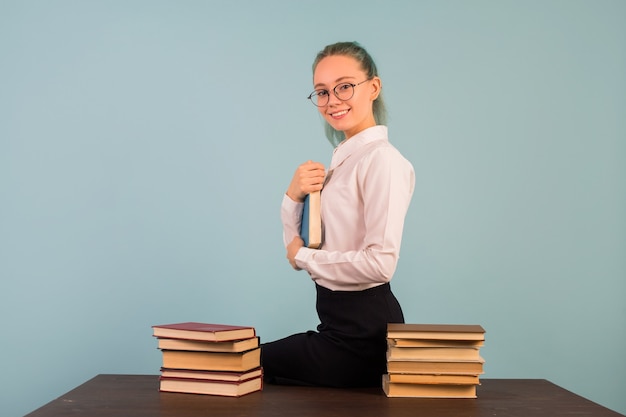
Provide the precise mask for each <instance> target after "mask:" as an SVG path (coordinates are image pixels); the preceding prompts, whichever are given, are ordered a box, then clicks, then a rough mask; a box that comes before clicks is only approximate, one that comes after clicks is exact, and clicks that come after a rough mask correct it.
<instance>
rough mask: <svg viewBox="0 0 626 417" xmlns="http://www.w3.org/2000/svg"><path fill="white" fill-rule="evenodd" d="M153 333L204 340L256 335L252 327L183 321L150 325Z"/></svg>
mask: <svg viewBox="0 0 626 417" xmlns="http://www.w3.org/2000/svg"><path fill="white" fill-rule="evenodd" d="M152 329H153V335H154V336H155V337H159V338H169V339H188V340H204V341H209V342H224V341H231V340H242V339H249V338H252V337H255V336H256V331H255V329H254V327H249V326H232V325H227V324H208V323H197V322H185V323H174V324H161V325H157V326H152Z"/></svg>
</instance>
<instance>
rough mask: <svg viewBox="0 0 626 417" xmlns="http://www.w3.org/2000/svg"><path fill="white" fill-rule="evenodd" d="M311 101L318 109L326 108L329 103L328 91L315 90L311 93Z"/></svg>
mask: <svg viewBox="0 0 626 417" xmlns="http://www.w3.org/2000/svg"><path fill="white" fill-rule="evenodd" d="M309 99H310V100H311V103H313V104H315V105H316V106H318V107H321V106H325V105H326V104H327V103H328V91H326V90H315V91H313V92H312V93H311V95H310V96H309Z"/></svg>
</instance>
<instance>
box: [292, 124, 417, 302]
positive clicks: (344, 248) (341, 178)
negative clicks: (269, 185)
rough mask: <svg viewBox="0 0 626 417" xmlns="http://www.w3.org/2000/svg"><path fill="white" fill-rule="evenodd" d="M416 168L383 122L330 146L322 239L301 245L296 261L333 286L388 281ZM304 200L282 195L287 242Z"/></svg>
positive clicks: (354, 287)
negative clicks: (315, 244)
mask: <svg viewBox="0 0 626 417" xmlns="http://www.w3.org/2000/svg"><path fill="white" fill-rule="evenodd" d="M414 186H415V171H414V170H413V166H412V165H411V163H410V162H409V161H407V160H406V159H405V158H404V157H403V156H402V155H401V154H400V152H399V151H398V150H397V149H396V148H394V147H393V146H392V145H391V144H390V143H389V140H388V138H387V127H386V126H374V127H371V128H368V129H366V130H364V131H362V132H360V133H358V134H357V135H355V136H352V137H351V138H350V139H348V140H346V141H343V142H342V143H340V144H339V145H338V146H337V147H336V148H335V150H334V153H333V157H332V160H331V163H330V167H329V170H328V173H327V175H326V183H325V185H324V189H323V190H322V194H321V195H322V198H321V201H322V204H321V213H322V226H323V243H322V247H321V248H320V249H310V248H306V247H303V248H301V249H300V250H299V251H298V253H297V255H296V265H297V266H298V267H299V268H302V269H304V270H306V271H307V272H308V273H309V275H310V276H311V279H313V280H314V281H315V282H316V283H317V284H319V285H321V286H323V287H326V288H328V289H331V290H341V291H361V290H365V289H368V288H372V287H375V286H377V285H381V284H384V283H386V282H389V281H390V280H391V277H392V276H393V273H394V271H395V269H396V265H397V263H398V257H399V252H400V243H401V241H402V230H403V227H404V218H405V215H406V212H407V210H408V207H409V203H410V201H411V197H412V195H413V189H414ZM301 219H302V203H298V202H295V201H293V200H292V199H291V198H289V197H287V195H286V194H285V196H284V197H283V201H282V205H281V220H282V223H283V240H284V243H285V246H287V244H289V243H290V242H291V241H292V240H293V238H294V237H295V236H297V235H298V234H299V230H300V222H301Z"/></svg>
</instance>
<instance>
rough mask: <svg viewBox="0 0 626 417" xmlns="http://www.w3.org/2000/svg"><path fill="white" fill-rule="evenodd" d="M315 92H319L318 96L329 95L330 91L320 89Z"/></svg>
mask: <svg viewBox="0 0 626 417" xmlns="http://www.w3.org/2000/svg"><path fill="white" fill-rule="evenodd" d="M315 94H317V95H318V97H326V96H327V95H328V91H326V90H320V91H318V92H316V93H315Z"/></svg>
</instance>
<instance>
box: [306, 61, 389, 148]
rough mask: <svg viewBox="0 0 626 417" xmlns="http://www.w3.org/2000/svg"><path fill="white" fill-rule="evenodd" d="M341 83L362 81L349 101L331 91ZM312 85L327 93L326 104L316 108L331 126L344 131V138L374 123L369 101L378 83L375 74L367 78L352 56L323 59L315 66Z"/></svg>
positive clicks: (374, 94) (375, 91)
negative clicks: (341, 98) (369, 78)
mask: <svg viewBox="0 0 626 417" xmlns="http://www.w3.org/2000/svg"><path fill="white" fill-rule="evenodd" d="M363 81H365V82H363ZM344 83H351V84H355V85H356V84H359V83H361V84H359V85H356V86H355V87H354V95H353V96H352V97H351V98H350V99H348V100H340V99H339V98H338V97H337V96H336V95H335V93H334V92H333V89H334V88H335V87H336V86H337V85H339V84H344ZM313 86H314V87H313V88H315V90H316V91H319V90H326V91H328V92H329V93H328V104H326V105H324V106H321V107H318V110H319V112H320V114H321V115H322V116H323V117H324V119H325V120H326V121H327V122H328V123H329V124H330V125H331V126H332V127H333V128H334V129H336V130H339V131H341V132H344V133H345V135H346V139H349V138H350V137H352V136H354V135H355V134H357V133H359V132H361V131H362V130H364V129H367V128H368V127H372V126H375V125H376V121H375V119H374V113H373V110H372V104H373V102H374V100H375V99H376V98H377V97H378V94H379V93H380V88H381V82H380V79H379V78H378V77H374V78H372V79H371V80H369V81H367V75H366V74H365V71H363V70H362V69H361V67H360V65H359V63H358V61H357V60H355V59H354V58H352V57H349V56H344V55H331V56H328V57H326V58H323V59H322V60H321V61H320V62H319V63H318V64H317V67H315V72H314V74H313ZM347 88H348V89H349V88H350V87H349V86H347ZM337 90H338V91H339V89H337Z"/></svg>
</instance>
